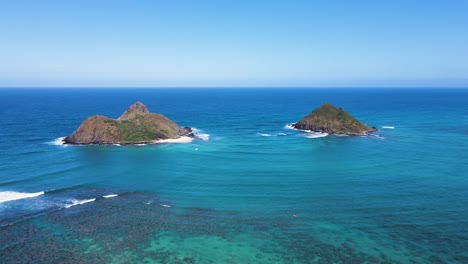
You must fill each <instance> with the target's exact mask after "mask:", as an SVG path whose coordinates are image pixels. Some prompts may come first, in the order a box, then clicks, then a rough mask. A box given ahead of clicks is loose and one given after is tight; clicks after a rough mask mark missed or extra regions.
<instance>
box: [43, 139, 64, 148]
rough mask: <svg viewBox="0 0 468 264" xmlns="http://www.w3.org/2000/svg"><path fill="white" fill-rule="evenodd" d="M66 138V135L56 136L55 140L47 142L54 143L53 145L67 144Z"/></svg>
mask: <svg viewBox="0 0 468 264" xmlns="http://www.w3.org/2000/svg"><path fill="white" fill-rule="evenodd" d="M65 138H66V137H59V138H56V139H55V140H53V141H49V142H46V143H47V144H48V145H52V146H67V145H66V144H65V141H64V140H65Z"/></svg>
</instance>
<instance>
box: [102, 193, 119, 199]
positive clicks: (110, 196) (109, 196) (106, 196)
mask: <svg viewBox="0 0 468 264" xmlns="http://www.w3.org/2000/svg"><path fill="white" fill-rule="evenodd" d="M117 196H119V195H118V194H108V195H103V196H102V197H104V198H113V197H117Z"/></svg>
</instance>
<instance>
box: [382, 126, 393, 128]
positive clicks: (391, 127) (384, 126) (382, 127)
mask: <svg viewBox="0 0 468 264" xmlns="http://www.w3.org/2000/svg"><path fill="white" fill-rule="evenodd" d="M382 128H385V129H395V127H394V126H383V127H382Z"/></svg>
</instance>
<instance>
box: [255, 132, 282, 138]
mask: <svg viewBox="0 0 468 264" xmlns="http://www.w3.org/2000/svg"><path fill="white" fill-rule="evenodd" d="M257 135H259V136H262V137H277V136H287V135H288V134H286V133H276V134H268V133H260V132H257Z"/></svg>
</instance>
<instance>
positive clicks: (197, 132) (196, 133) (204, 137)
mask: <svg viewBox="0 0 468 264" xmlns="http://www.w3.org/2000/svg"><path fill="white" fill-rule="evenodd" d="M192 132H193V135H194V136H195V137H196V138H198V139H201V140H209V139H210V134H205V133H201V132H203V130H200V129H197V128H194V127H192Z"/></svg>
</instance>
